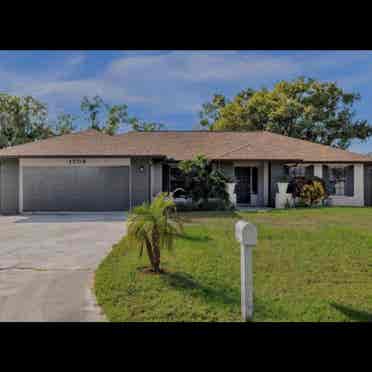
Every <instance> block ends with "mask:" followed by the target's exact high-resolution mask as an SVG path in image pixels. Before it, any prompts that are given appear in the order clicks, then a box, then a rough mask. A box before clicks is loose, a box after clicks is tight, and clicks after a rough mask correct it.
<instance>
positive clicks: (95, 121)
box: [80, 96, 105, 131]
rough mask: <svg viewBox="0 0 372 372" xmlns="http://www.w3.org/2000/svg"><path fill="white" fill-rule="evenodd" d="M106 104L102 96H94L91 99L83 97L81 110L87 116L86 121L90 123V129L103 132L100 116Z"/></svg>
mask: <svg viewBox="0 0 372 372" xmlns="http://www.w3.org/2000/svg"><path fill="white" fill-rule="evenodd" d="M104 107H105V103H104V102H103V100H102V98H101V97H100V96H94V97H93V98H89V97H87V96H85V97H83V99H82V101H81V104H80V109H81V111H82V112H83V114H84V115H85V119H86V120H87V121H88V123H89V127H90V128H92V129H96V130H99V131H101V130H102V128H101V122H100V114H101V112H102V109H104Z"/></svg>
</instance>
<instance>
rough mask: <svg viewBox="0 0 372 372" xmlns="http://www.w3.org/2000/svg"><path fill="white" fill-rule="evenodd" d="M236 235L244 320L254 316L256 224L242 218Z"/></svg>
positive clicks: (237, 225)
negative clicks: (253, 261) (253, 268)
mask: <svg viewBox="0 0 372 372" xmlns="http://www.w3.org/2000/svg"><path fill="white" fill-rule="evenodd" d="M235 237H236V240H237V241H238V242H239V243H240V272H241V305H242V318H243V320H244V321H246V320H247V319H252V318H253V270H252V248H253V247H254V246H255V245H256V244H257V229H256V226H254V225H252V224H251V223H249V222H246V221H243V220H240V221H238V222H237V223H236V225H235Z"/></svg>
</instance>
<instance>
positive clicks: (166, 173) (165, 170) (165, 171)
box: [162, 164, 169, 192]
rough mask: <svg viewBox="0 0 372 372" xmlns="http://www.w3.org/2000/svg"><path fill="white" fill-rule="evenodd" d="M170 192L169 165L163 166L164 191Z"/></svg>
mask: <svg viewBox="0 0 372 372" xmlns="http://www.w3.org/2000/svg"><path fill="white" fill-rule="evenodd" d="M162 191H164V192H169V165H168V164H163V190H162Z"/></svg>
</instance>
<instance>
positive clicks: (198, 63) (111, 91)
mask: <svg viewBox="0 0 372 372" xmlns="http://www.w3.org/2000/svg"><path fill="white" fill-rule="evenodd" d="M103 53H104V52H102V53H101V54H103ZM117 55H118V57H117V58H116V59H114V60H112V62H109V63H108V64H107V65H106V66H105V67H104V68H101V70H100V71H99V70H98V71H97V70H94V66H91V65H90V63H91V58H94V56H93V55H90V54H89V52H87V53H83V52H71V55H70V56H67V57H66V56H64V57H63V58H61V60H57V61H55V62H53V63H51V64H50V66H48V68H47V69H45V70H43V71H38V72H37V73H30V72H29V71H26V70H20V71H16V70H9V67H8V68H7V69H4V67H3V69H1V60H0V81H1V86H2V90H3V91H4V90H5V91H8V92H10V93H13V94H31V95H34V96H35V97H37V98H39V99H41V100H44V101H45V102H47V103H48V105H49V106H50V107H51V108H52V109H53V110H57V109H58V110H61V109H64V108H67V110H69V108H71V107H75V108H76V107H78V106H79V104H80V100H81V98H82V97H83V96H84V95H88V96H93V95H96V94H98V95H100V96H102V98H103V99H104V100H107V101H109V102H121V103H128V104H129V105H130V107H129V109H130V108H131V105H135V106H137V107H140V108H141V109H143V110H145V111H146V110H147V111H151V112H152V113H154V115H155V114H157V115H159V116H161V115H164V114H178V113H180V114H191V115H194V116H195V114H196V113H197V112H198V111H199V109H200V107H201V104H202V103H203V102H204V101H205V100H206V99H209V98H210V96H211V95H212V94H213V93H214V92H216V91H220V92H222V93H225V92H227V91H228V89H230V91H231V92H237V91H238V90H239V89H241V88H243V87H249V86H251V87H259V86H261V85H264V84H271V83H272V82H274V81H278V80H281V79H288V78H292V77H294V76H298V75H305V76H310V77H318V75H319V76H325V75H326V76H331V75H332V73H333V75H332V77H334V76H335V78H334V79H329V80H338V79H339V80H340V81H341V82H344V83H347V79H349V84H352V83H353V80H352V79H355V80H354V83H355V82H359V83H360V82H363V83H365V82H366V81H367V80H366V79H368V81H371V80H372V73H371V74H370V75H368V76H367V77H366V76H365V75H363V76H362V75H361V74H360V75H356V76H348V74H346V73H345V71H347V69H346V67H349V66H351V65H353V64H355V63H359V62H363V61H364V60H365V59H366V58H367V57H370V56H371V55H369V56H368V55H367V54H363V53H359V54H358V53H355V54H349V55H343V54H342V53H337V54H336V55H335V54H332V53H331V52H328V53H323V54H321V53H316V52H313V53H307V52H298V53H297V52H286V53H284V52H283V53H282V54H280V53H275V54H270V55H269V54H268V52H259V51H258V52H253V51H252V52H244V53H242V52H237V51H227V52H224V51H212V52H209V51H208V52H203V51H190V52H189V51H173V52H166V53H164V52H163V53H161V52H157V51H153V52H152V51H144V52H140V53H138V52H129V51H128V52H126V51H123V52H118V53H117ZM96 57H97V56H96ZM41 58H42V57H41ZM85 68H86V69H87V70H84V69H85ZM342 68H344V69H343V70H342ZM81 71H84V72H85V73H84V75H83V76H87V77H86V78H85V77H84V78H82V77H81V74H80V73H79V72H81ZM86 71H94V72H92V73H89V74H88V73H86ZM335 71H336V72H337V73H338V75H337V74H336V75H335ZM338 71H339V72H338ZM327 72H329V74H328V73H327ZM314 75H315V76H314ZM362 79H363V80H362ZM226 94H227V93H226Z"/></svg>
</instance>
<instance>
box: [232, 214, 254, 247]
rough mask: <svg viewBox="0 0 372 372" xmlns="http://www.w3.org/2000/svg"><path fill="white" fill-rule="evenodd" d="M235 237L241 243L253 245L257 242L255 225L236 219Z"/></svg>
mask: <svg viewBox="0 0 372 372" xmlns="http://www.w3.org/2000/svg"><path fill="white" fill-rule="evenodd" d="M235 237H236V240H237V241H238V242H239V243H241V244H244V245H248V246H255V245H256V244H257V229H256V226H254V225H252V224H251V223H249V222H246V221H243V220H240V221H238V222H237V223H236V225H235Z"/></svg>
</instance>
